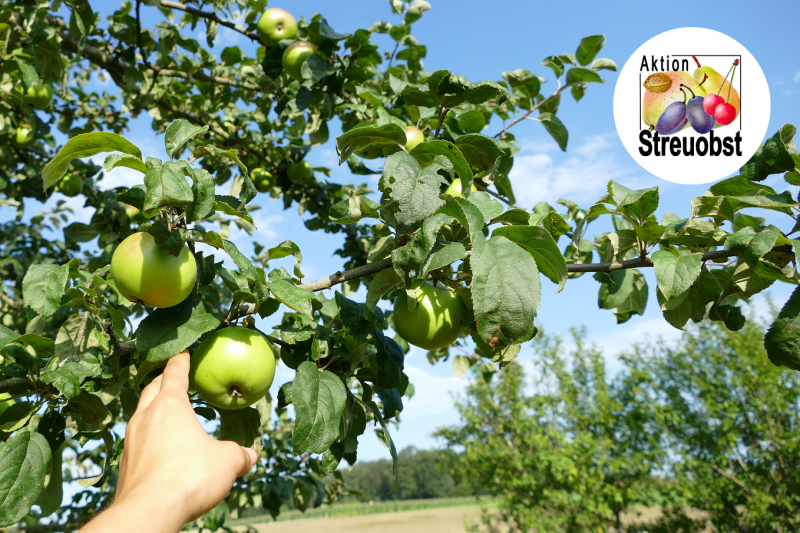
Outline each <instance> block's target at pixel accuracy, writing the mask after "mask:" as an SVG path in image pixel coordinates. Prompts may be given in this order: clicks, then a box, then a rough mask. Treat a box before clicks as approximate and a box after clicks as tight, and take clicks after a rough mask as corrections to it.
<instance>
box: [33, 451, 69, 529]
mask: <svg viewBox="0 0 800 533" xmlns="http://www.w3.org/2000/svg"><path fill="white" fill-rule="evenodd" d="M51 454H52V457H51V459H50V465H49V467H48V468H47V474H46V476H45V478H44V489H43V490H42V493H41V494H40V495H39V499H37V500H36V505H38V506H39V508H40V509H41V512H42V516H50V515H51V514H53V513H54V512H56V511H57V510H58V508H59V507H61V500H63V499H64V491H63V482H64V481H63V478H62V472H61V466H62V458H63V449H58V448H57V449H56V450H52V448H51Z"/></svg>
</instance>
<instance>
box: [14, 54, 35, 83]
mask: <svg viewBox="0 0 800 533" xmlns="http://www.w3.org/2000/svg"><path fill="white" fill-rule="evenodd" d="M16 62H17V66H18V67H19V70H20V72H21V73H22V81H23V82H24V83H25V86H26V87H28V88H30V87H33V86H34V85H36V84H38V83H39V74H37V73H36V68H34V66H33V65H31V64H30V63H28V62H27V61H25V60H24V59H22V58H21V57H19V56H17V57H16Z"/></svg>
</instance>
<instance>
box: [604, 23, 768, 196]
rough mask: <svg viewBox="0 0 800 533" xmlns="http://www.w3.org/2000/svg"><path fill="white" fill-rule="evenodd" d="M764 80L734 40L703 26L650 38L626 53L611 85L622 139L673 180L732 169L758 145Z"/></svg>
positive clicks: (764, 112)
mask: <svg viewBox="0 0 800 533" xmlns="http://www.w3.org/2000/svg"><path fill="white" fill-rule="evenodd" d="M769 113H770V99H769V87H767V79H766V78H765V77H764V72H763V71H762V70H761V67H760V66H759V65H758V63H757V62H756V60H755V58H753V56H752V55H751V54H750V52H748V51H747V49H746V48H745V47H744V46H742V45H741V44H739V43H738V42H737V41H736V40H734V39H732V38H730V37H728V36H727V35H725V34H723V33H720V32H718V31H714V30H709V29H705V28H679V29H676V30H670V31H667V32H664V33H662V34H660V35H657V36H656V37H653V38H652V39H650V40H649V41H647V42H646V43H645V44H643V45H642V46H641V47H639V49H638V50H636V52H634V54H633V55H632V56H631V58H630V59H628V61H627V63H625V66H624V67H623V68H622V71H621V72H620V74H619V77H618V78H617V86H616V88H615V90H614V121H615V122H616V125H617V133H618V134H619V137H620V139H621V140H622V144H623V145H624V146H625V149H626V150H628V153H629V154H631V156H632V157H633V158H634V159H635V160H636V162H637V163H639V164H640V165H641V166H642V167H644V169H645V170H647V171H648V172H650V173H652V174H655V175H656V176H658V177H659V178H662V179H665V180H667V181H672V182H675V183H686V184H699V183H708V182H710V181H716V180H719V179H722V178H724V177H727V176H729V175H730V174H733V173H735V172H738V170H739V169H740V168H741V167H742V165H743V164H745V163H746V162H747V161H748V160H749V159H750V157H751V156H752V155H753V154H754V153H755V152H756V150H758V147H759V146H760V145H761V142H762V141H763V139H764V135H765V134H766V132H767V126H768V124H769Z"/></svg>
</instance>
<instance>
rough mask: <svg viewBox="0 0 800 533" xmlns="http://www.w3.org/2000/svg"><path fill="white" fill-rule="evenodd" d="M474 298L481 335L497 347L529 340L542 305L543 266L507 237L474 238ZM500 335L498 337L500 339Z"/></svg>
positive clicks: (472, 257)
mask: <svg viewBox="0 0 800 533" xmlns="http://www.w3.org/2000/svg"><path fill="white" fill-rule="evenodd" d="M470 265H471V267H472V276H473V277H472V302H473V307H474V311H475V317H476V318H477V321H478V324H477V330H478V333H479V334H480V336H481V338H483V339H484V340H485V341H486V342H488V343H490V345H491V346H492V347H495V346H496V345H497V343H498V341H499V342H500V344H501V345H510V344H517V343H520V342H523V341H525V340H528V339H529V338H530V337H531V336H532V335H533V332H534V325H533V319H534V318H535V316H536V311H537V310H538V308H539V298H540V295H541V286H540V281H539V269H538V267H537V266H536V261H534V259H533V257H531V254H529V253H528V252H526V251H525V250H523V249H522V248H520V247H519V246H518V245H517V244H515V243H514V242H512V241H510V240H508V239H506V238H505V237H500V236H497V237H495V236H492V238H491V239H489V240H488V241H484V242H482V241H474V242H473V249H472V256H471V258H470ZM496 338H497V340H496Z"/></svg>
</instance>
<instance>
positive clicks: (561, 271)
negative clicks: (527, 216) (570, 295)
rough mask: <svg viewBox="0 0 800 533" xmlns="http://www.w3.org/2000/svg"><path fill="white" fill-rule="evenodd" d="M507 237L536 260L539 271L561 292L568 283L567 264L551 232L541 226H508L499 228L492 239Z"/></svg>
mask: <svg viewBox="0 0 800 533" xmlns="http://www.w3.org/2000/svg"><path fill="white" fill-rule="evenodd" d="M495 236H498V237H505V238H506V239H508V240H510V241H513V242H515V243H517V244H518V245H520V246H521V247H522V248H524V249H525V250H527V251H528V252H529V253H530V254H531V256H533V258H534V259H535V260H536V265H537V266H538V267H539V271H540V272H541V273H542V274H544V275H545V276H547V277H548V278H550V281H552V282H553V283H555V284H556V285H558V289H557V290H556V292H561V289H563V288H564V285H565V284H566V283H567V274H568V273H569V272H568V271H567V262H566V260H565V259H564V256H563V255H562V254H561V251H560V250H559V248H558V245H557V244H556V241H555V240H553V237H552V235H550V232H548V231H547V230H545V229H544V228H541V227H539V226H506V227H503V228H497V229H496V230H494V231H493V232H492V237H495Z"/></svg>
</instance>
